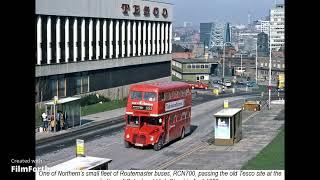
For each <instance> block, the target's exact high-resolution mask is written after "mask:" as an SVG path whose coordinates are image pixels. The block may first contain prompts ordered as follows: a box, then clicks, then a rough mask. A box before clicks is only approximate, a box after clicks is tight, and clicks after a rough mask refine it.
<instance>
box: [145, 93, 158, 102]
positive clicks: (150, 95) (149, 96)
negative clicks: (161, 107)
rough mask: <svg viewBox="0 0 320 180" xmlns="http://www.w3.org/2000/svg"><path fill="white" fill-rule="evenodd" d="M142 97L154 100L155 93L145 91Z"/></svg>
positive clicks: (155, 97)
mask: <svg viewBox="0 0 320 180" xmlns="http://www.w3.org/2000/svg"><path fill="white" fill-rule="evenodd" d="M143 99H144V100H146V101H156V99H157V94H156V93H154V92H145V93H144V95H143Z"/></svg>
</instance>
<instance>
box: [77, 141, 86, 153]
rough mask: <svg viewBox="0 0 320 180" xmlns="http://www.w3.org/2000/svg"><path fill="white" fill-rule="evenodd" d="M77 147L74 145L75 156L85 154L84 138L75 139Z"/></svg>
mask: <svg viewBox="0 0 320 180" xmlns="http://www.w3.org/2000/svg"><path fill="white" fill-rule="evenodd" d="M76 143H77V147H76V155H77V156H85V149H84V140H82V139H77V140H76Z"/></svg>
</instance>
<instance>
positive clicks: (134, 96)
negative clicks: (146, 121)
mask: <svg viewBox="0 0 320 180" xmlns="http://www.w3.org/2000/svg"><path fill="white" fill-rule="evenodd" d="M130 98H131V99H137V100H142V92H140V91H132V92H131V96H130Z"/></svg>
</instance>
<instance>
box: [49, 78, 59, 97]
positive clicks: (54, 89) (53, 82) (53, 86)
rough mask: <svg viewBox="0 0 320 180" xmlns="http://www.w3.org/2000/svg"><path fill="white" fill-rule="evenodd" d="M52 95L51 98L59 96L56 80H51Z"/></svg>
mask: <svg viewBox="0 0 320 180" xmlns="http://www.w3.org/2000/svg"><path fill="white" fill-rule="evenodd" d="M49 84H50V85H49V86H50V95H51V97H50V98H53V97H54V96H57V95H58V92H57V80H56V79H51V80H50V83H49Z"/></svg>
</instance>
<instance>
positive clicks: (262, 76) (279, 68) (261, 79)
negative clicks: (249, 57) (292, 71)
mask: <svg viewBox="0 0 320 180" xmlns="http://www.w3.org/2000/svg"><path fill="white" fill-rule="evenodd" d="M269 61H270V60H269V57H258V84H261V85H262V84H265V85H267V84H268V81H269ZM255 70H256V69H255V67H251V68H249V69H248V73H249V75H250V78H251V79H255ZM284 72H285V61H284V58H272V64H271V83H272V84H273V85H275V84H276V83H277V76H278V75H279V74H280V73H284Z"/></svg>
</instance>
